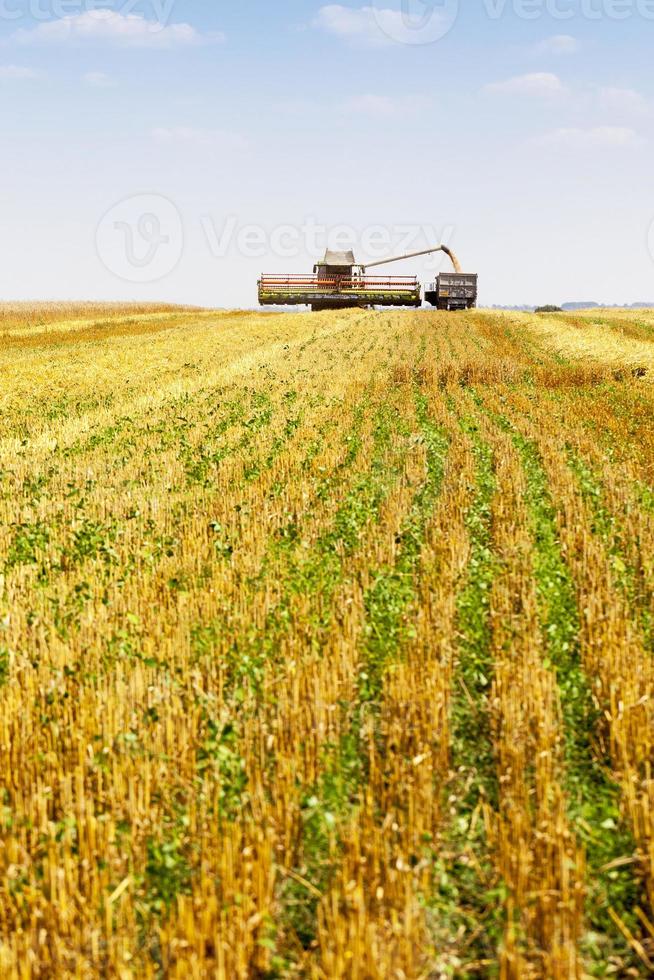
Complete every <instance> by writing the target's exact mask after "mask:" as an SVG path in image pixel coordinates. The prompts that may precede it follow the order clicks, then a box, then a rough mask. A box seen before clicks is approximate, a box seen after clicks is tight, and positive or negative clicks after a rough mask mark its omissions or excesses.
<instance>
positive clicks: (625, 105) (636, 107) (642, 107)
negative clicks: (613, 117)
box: [599, 86, 650, 116]
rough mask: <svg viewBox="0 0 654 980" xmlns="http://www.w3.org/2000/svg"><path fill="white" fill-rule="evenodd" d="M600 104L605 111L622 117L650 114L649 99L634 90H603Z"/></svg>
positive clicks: (611, 88)
mask: <svg viewBox="0 0 654 980" xmlns="http://www.w3.org/2000/svg"><path fill="white" fill-rule="evenodd" d="M599 102H600V105H601V106H602V108H603V109H606V110H608V111H609V112H616V113H619V114H620V115H632V116H644V115H647V114H648V113H649V112H650V105H649V103H648V101H647V99H646V98H645V97H644V96H643V95H641V94H640V92H636V91H635V89H632V88H613V87H610V86H609V87H607V88H601V89H600V91H599Z"/></svg>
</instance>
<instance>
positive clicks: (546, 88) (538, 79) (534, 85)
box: [484, 71, 565, 97]
mask: <svg viewBox="0 0 654 980" xmlns="http://www.w3.org/2000/svg"><path fill="white" fill-rule="evenodd" d="M484 91H485V92H488V93H489V94H491V95H526V96H538V97H542V96H551V95H561V94H562V93H563V92H565V87H564V85H563V82H562V81H561V79H560V78H559V76H558V75H554V74H552V73H551V72H545V71H537V72H531V73H530V74H528V75H517V76H516V77H515V78H507V79H506V80H505V81H502V82H491V83H490V84H489V85H486V86H484Z"/></svg>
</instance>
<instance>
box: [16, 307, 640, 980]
mask: <svg viewBox="0 0 654 980" xmlns="http://www.w3.org/2000/svg"><path fill="white" fill-rule="evenodd" d="M0 376H1V377H2V379H3V384H2V386H1V389H0V420H1V425H0V976H2V977H7V978H20V980H31V978H39V980H40V978H43V980H45V978H92V977H107V978H120V980H129V978H141V977H146V978H155V977H167V978H168V977H170V978H178V980H182V978H184V980H186V978H205V977H207V978H213V977H217V978H226V980H234V978H237V980H240V978H243V980H246V978H260V980H263V978H276V977H277V978H294V977H309V978H314V980H331V978H351V980H388V978H393V980H395V978H396V980H401V978H405V980H407V978H408V980H418V978H424V980H427V978H429V980H439V978H449V977H474V976H478V977H493V976H498V977H503V978H508V980H510V978H523V977H524V978H554V980H557V978H561V980H568V978H582V977H629V976H631V977H641V976H642V977H645V976H651V975H652V974H653V973H654V910H653V906H654V780H653V778H652V764H653V762H654V658H653V654H654V558H653V556H654V425H653V419H654V386H653V384H652V382H654V312H651V311H638V312H634V311H624V312H621V311H615V310H610V311H602V310H593V311H592V312H589V313H575V314H554V315H539V316H537V315H530V314H516V313H499V312H487V311H483V310H478V311H471V312H469V313H461V314H445V313H438V312H431V311H411V312H409V311H397V312H364V311H352V312H344V313H320V314H313V315H311V314H293V315H291V314H265V313H257V312H231V313H230V312H213V311H204V310H195V309H191V308H188V309H182V308H176V307H154V306H133V307H129V306H115V305H99V304H98V305H77V306H76V305H65V306H64V305H56V304H55V305H51V306H48V307H45V306H30V305H28V304H15V305H11V306H0Z"/></svg>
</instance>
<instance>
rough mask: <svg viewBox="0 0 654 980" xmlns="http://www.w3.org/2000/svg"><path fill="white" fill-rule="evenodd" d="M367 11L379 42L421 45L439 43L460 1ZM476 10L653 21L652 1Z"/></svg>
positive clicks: (402, 2)
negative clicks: (372, 20)
mask: <svg viewBox="0 0 654 980" xmlns="http://www.w3.org/2000/svg"><path fill="white" fill-rule="evenodd" d="M364 9H365V10H367V11H369V12H370V13H371V15H372V17H373V19H374V23H375V26H376V28H377V30H378V32H379V39H380V41H382V40H383V39H386V40H387V41H393V42H395V43H397V44H407V45H424V44H434V43H435V42H436V41H440V40H441V39H442V38H444V37H445V36H446V35H447V34H449V33H450V31H451V30H452V29H453V27H454V26H455V24H456V23H457V21H458V18H459V13H460V0H399V7H398V5H397V3H394V2H392V0H372V5H371V6H370V7H367V8H364ZM480 11H481V13H482V15H483V16H485V17H486V18H487V19H488V20H491V21H499V20H502V19H503V18H504V17H507V16H513V17H516V18H517V19H518V20H526V21H538V20H545V19H550V20H552V21H556V22H561V21H562V22H566V21H572V20H574V19H575V18H578V19H580V20H587V21H601V20H609V21H626V20H631V19H635V18H640V19H642V20H647V21H654V0H481V4H480Z"/></svg>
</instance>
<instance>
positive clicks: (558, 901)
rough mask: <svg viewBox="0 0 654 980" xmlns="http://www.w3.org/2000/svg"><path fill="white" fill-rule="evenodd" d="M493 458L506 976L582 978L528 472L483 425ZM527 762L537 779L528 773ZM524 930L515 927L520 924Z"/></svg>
mask: <svg viewBox="0 0 654 980" xmlns="http://www.w3.org/2000/svg"><path fill="white" fill-rule="evenodd" d="M484 429H485V430H486V432H485V434H486V437H487V438H488V439H489V441H490V442H491V444H493V446H494V449H495V458H496V467H497V469H496V472H497V482H498V493H497V494H496V496H495V498H494V506H493V534H494V541H495V548H496V551H497V557H498V560H499V562H500V570H499V571H498V574H497V577H496V579H495V583H494V586H493V590H492V595H491V622H492V631H493V639H492V646H493V655H494V660H495V672H494V682H493V694H492V699H493V706H494V714H495V719H494V729H495V746H496V760H497V761H496V764H497V769H498V776H499V785H500V809H499V813H498V814H497V850H498V861H499V871H500V873H501V875H502V878H503V880H504V881H505V882H506V885H507V887H508V890H509V895H508V899H507V908H506V921H507V925H506V929H505V936H504V944H503V948H502V949H501V951H500V963H501V970H502V973H503V975H504V976H506V977H512V976H516V977H517V976H525V975H529V973H530V972H532V973H534V971H535V974H537V975H543V976H548V977H553V978H554V977H558V978H564V977H565V978H569V977H577V976H581V963H580V960H579V956H578V951H577V947H578V942H579V938H580V936H581V935H582V931H583V900H584V891H583V860H582V858H581V856H580V855H579V854H578V852H577V848H576V844H575V840H574V835H573V834H572V833H571V831H570V827H569V825H568V821H567V817H566V801H565V796H564V792H563V790H562V788H561V784H562V778H563V773H562V769H563V762H562V758H561V754H562V753H561V745H562V736H561V731H560V707H559V704H558V695H557V689H556V680H555V677H554V675H553V673H552V671H551V670H548V669H547V668H546V666H545V665H544V663H543V660H544V650H543V641H542V636H541V633H540V626H539V617H538V601H537V596H536V584H535V581H534V569H533V561H532V557H531V550H532V544H531V539H530V535H529V531H528V517H527V513H526V509H525V506H524V503H523V498H524V494H525V492H526V487H525V480H524V474H523V472H522V468H521V465H520V461H519V459H518V457H517V454H516V452H515V450H514V449H513V446H512V444H511V442H510V440H509V439H508V437H506V436H504V435H503V434H501V433H499V432H495V433H493V432H492V431H491V430H490V426H487V425H484ZM532 767H533V783H532V780H531V779H530V778H529V776H528V773H529V772H530V770H531V769H532ZM516 920H517V922H519V923H520V927H519V929H518V930H516V924H517V922H516Z"/></svg>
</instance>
